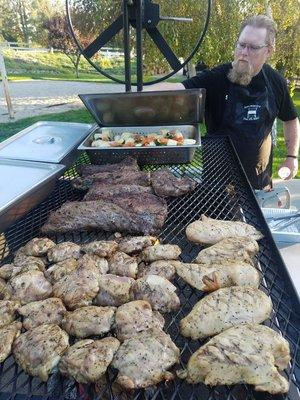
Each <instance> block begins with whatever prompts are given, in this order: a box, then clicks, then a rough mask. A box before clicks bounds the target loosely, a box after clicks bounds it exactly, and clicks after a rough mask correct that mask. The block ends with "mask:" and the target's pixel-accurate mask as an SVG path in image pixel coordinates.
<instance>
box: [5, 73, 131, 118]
mask: <svg viewBox="0 0 300 400" xmlns="http://www.w3.org/2000/svg"><path fill="white" fill-rule="evenodd" d="M124 90H125V89H124V85H118V84H110V83H107V84H105V83H93V82H70V81H46V80H36V81H17V82H9V93H10V97H11V101H12V105H13V109H14V119H10V117H9V114H8V109H7V105H6V100H5V96H4V92H3V85H2V84H1V82H0V123H5V122H13V121H17V120H19V119H22V118H27V117H33V116H36V115H43V114H50V113H61V112H64V111H69V110H72V109H76V108H82V107H83V104H82V102H81V100H80V99H79V97H78V94H86V93H112V92H124Z"/></svg>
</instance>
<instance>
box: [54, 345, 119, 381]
mask: <svg viewBox="0 0 300 400" xmlns="http://www.w3.org/2000/svg"><path fill="white" fill-rule="evenodd" d="M119 345H120V342H119V341H118V339H116V338H113V337H107V338H104V339H101V340H91V339H85V340H80V341H79V342H77V343H75V344H74V345H73V346H71V347H69V349H68V350H67V351H66V353H65V354H64V355H63V356H62V358H61V360H60V363H59V370H60V372H61V373H62V374H63V375H68V376H71V377H72V378H74V379H75V380H76V381H77V382H79V383H89V382H96V381H98V380H99V379H100V378H101V376H102V375H103V374H104V373H105V371H106V369H107V367H108V366H109V364H110V363H111V361H112V359H113V356H114V354H115V352H116V351H117V349H118V347H119Z"/></svg>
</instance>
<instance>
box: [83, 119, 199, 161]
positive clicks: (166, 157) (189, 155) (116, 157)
mask: <svg viewBox="0 0 300 400" xmlns="http://www.w3.org/2000/svg"><path fill="white" fill-rule="evenodd" d="M162 128H163V129H169V130H172V129H174V128H177V129H179V130H180V132H181V133H182V134H183V136H184V138H185V139H195V140H196V143H195V144H191V145H183V146H149V147H92V146H91V143H92V141H93V138H94V135H95V133H101V132H102V129H103V128H99V127H97V126H96V127H95V128H94V129H92V130H91V133H90V134H89V136H88V137H87V138H86V139H85V140H84V141H83V142H82V143H81V144H80V146H79V147H78V149H79V150H83V151H86V152H87V154H88V155H89V158H90V160H91V162H92V163H93V164H107V163H113V162H119V161H121V160H122V159H124V158H125V157H127V156H130V157H134V158H136V159H137V162H138V164H140V165H145V164H183V163H188V162H190V161H191V160H192V159H193V157H194V153H195V150H196V149H197V148H198V147H200V146H201V137H200V128H199V127H198V126H197V125H196V126H195V125H180V126H177V127H174V126H143V127H141V126H131V127H112V128H110V131H111V132H112V133H113V135H120V134H121V133H122V132H125V131H126V132H138V133H141V134H149V133H155V132H159V131H160V129H162Z"/></svg>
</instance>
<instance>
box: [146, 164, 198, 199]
mask: <svg viewBox="0 0 300 400" xmlns="http://www.w3.org/2000/svg"><path fill="white" fill-rule="evenodd" d="M151 184H152V187H153V189H154V192H155V194H157V195H158V196H161V197H178V196H182V195H184V194H186V193H189V192H191V191H192V190H194V189H195V187H196V184H197V183H196V182H195V181H193V180H192V179H190V178H188V177H187V176H185V177H180V178H177V177H176V176H174V175H173V174H172V172H171V171H170V170H169V169H168V168H162V169H158V170H156V171H154V172H152V173H151Z"/></svg>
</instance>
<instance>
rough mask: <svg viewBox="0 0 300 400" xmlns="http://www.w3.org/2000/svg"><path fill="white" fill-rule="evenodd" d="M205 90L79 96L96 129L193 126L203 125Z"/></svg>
mask: <svg viewBox="0 0 300 400" xmlns="http://www.w3.org/2000/svg"><path fill="white" fill-rule="evenodd" d="M205 93H206V91H205V89H187V90H167V91H160V92H155V91H154V92H129V93H105V94H80V95H79V97H80V99H81V100H82V102H83V103H84V105H85V106H86V108H87V109H88V111H89V112H90V113H91V114H92V116H93V117H94V118H95V120H96V122H97V123H98V125H99V126H109V127H111V126H148V125H156V126H158V125H194V124H196V123H198V122H202V120H203V116H204V105H205Z"/></svg>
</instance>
